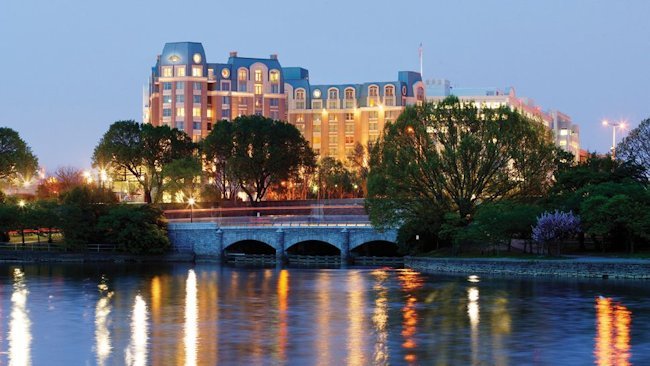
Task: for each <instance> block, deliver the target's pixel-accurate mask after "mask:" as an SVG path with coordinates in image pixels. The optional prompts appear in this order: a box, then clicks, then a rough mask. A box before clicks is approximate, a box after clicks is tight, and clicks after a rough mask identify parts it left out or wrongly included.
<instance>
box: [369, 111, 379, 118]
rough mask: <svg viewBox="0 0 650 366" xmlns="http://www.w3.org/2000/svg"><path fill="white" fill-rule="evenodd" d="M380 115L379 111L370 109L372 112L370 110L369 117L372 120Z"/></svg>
mask: <svg viewBox="0 0 650 366" xmlns="http://www.w3.org/2000/svg"><path fill="white" fill-rule="evenodd" d="M378 116H379V112H377V111H370V112H368V119H371V120H372V119H374V120H376V119H377V117H378Z"/></svg>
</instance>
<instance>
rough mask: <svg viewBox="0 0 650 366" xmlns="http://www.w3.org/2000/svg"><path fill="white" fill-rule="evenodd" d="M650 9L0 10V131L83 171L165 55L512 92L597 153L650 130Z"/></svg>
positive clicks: (260, 5)
mask: <svg viewBox="0 0 650 366" xmlns="http://www.w3.org/2000/svg"><path fill="white" fill-rule="evenodd" d="M649 15H650V1H648V0H626V1H612V0H609V1H601V0H545V1H521V0H502V1H492V0H474V1H469V0H465V1H411V0H402V1H386V0H378V1H372V2H366V1H350V0H347V1H340V0H335V1H327V0H324V1H317V2H312V1H269V0H263V1H228V2H226V1H193V2H187V3H186V2H178V1H134V0H131V1H117V0H113V1H101V2H99V1H87V0H86V1H71V0H57V1H51V0H47V1H45V0H41V1H32V0H20V1H19V0H4V1H2V2H1V3H0V40H1V41H2V42H1V45H2V49H3V53H4V55H3V56H2V57H0V60H1V61H0V66H1V69H2V72H1V73H0V126H7V127H11V128H13V129H15V130H17V131H18V132H19V133H20V135H21V136H22V137H23V139H24V140H26V141H27V143H28V144H29V145H30V146H31V147H32V149H33V150H34V152H35V153H36V155H37V156H38V158H39V160H40V163H41V165H43V166H45V167H46V168H47V169H48V171H53V170H54V169H56V168H57V167H58V166H75V167H79V168H87V167H89V166H90V157H91V155H92V151H93V148H94V146H95V145H96V144H97V142H98V140H99V139H100V137H101V136H102V134H103V133H104V132H105V131H106V130H107V129H108V126H109V125H110V124H111V123H112V122H114V121H116V120H123V119H135V120H137V121H141V118H142V117H141V116H142V110H141V104H142V99H141V95H142V87H143V86H144V85H145V84H146V83H147V77H148V75H149V73H150V70H151V67H152V66H153V64H154V63H155V61H156V55H157V54H159V53H160V52H161V51H162V48H163V45H164V44H165V42H174V41H195V42H202V43H203V46H204V49H205V52H206V56H207V61H208V62H225V61H226V60H227V58H228V52H229V51H238V52H239V55H240V56H245V57H268V55H269V54H271V53H277V54H278V55H279V60H280V62H281V64H282V65H283V66H302V67H305V68H307V69H309V72H310V79H311V81H312V83H343V82H364V81H387V80H394V79H396V78H397V71H398V70H414V71H417V70H418V69H419V63H418V45H419V44H420V42H422V43H423V45H424V77H425V78H445V79H448V80H450V81H451V83H452V85H453V86H456V87H474V86H475V87H483V86H485V87H491V86H496V87H501V88H505V87H507V86H513V87H514V88H515V90H516V92H517V94H518V95H519V96H525V97H529V98H532V99H534V100H535V102H536V103H537V104H539V105H541V106H542V107H543V108H545V109H557V110H560V111H562V112H564V113H566V114H568V115H570V116H571V117H572V118H573V121H574V122H575V123H578V124H579V125H580V129H581V144H582V147H583V148H584V149H587V150H596V151H599V152H605V151H607V149H608V148H609V146H610V144H611V129H606V128H604V127H602V126H601V124H600V123H601V120H602V119H610V120H619V119H625V120H627V121H629V123H630V124H631V125H632V127H634V126H636V125H637V124H638V123H639V122H640V121H641V120H642V119H645V118H650V21H649V20H648V17H649Z"/></svg>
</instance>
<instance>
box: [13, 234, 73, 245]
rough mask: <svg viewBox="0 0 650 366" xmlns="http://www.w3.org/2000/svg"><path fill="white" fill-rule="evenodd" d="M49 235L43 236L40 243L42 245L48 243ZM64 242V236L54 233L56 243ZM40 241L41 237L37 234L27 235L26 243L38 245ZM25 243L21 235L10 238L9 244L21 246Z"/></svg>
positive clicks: (53, 239)
mask: <svg viewBox="0 0 650 366" xmlns="http://www.w3.org/2000/svg"><path fill="white" fill-rule="evenodd" d="M47 238H48V236H47V235H41V237H40V241H41V243H47ZM62 240H63V235H61V234H60V233H54V234H52V241H53V242H54V243H57V242H61V241H62ZM38 241H39V237H38V236H36V234H25V243H37V242H38ZM22 242H23V239H22V237H21V236H20V235H11V236H10V237H9V243H11V244H21V243H22Z"/></svg>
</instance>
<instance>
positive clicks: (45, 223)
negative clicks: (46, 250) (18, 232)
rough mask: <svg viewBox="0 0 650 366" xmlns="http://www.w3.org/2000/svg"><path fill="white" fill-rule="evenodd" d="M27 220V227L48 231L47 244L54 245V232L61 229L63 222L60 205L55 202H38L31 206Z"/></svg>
mask: <svg viewBox="0 0 650 366" xmlns="http://www.w3.org/2000/svg"><path fill="white" fill-rule="evenodd" d="M63 219H64V218H63ZM26 220H27V223H28V224H27V226H29V227H31V228H33V229H46V230H47V233H48V235H47V242H48V243H52V231H53V230H54V229H57V228H59V227H60V226H61V222H62V218H61V217H60V213H59V204H58V203H57V202H56V201H55V200H39V201H36V202H34V204H32V205H30V206H29V210H28V211H27V217H26Z"/></svg>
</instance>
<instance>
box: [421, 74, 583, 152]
mask: <svg viewBox="0 0 650 366" xmlns="http://www.w3.org/2000/svg"><path fill="white" fill-rule="evenodd" d="M425 85H426V94H427V100H429V101H431V102H440V101H441V100H443V99H444V98H446V97H448V96H450V95H455V96H457V97H458V98H459V99H460V100H463V101H473V102H474V103H476V104H477V105H479V106H482V107H487V108H498V107H501V106H507V107H510V108H513V109H514V110H517V111H519V112H520V113H521V114H523V115H524V116H526V117H529V118H531V119H533V120H535V121H537V122H539V123H541V124H543V125H544V126H546V127H547V128H549V129H550V130H551V131H552V132H553V136H554V139H555V144H556V145H557V146H559V147H560V148H562V149H564V150H566V151H569V152H571V153H572V154H573V155H574V156H575V159H576V161H578V159H579V157H580V129H579V127H578V125H576V124H574V123H573V122H572V121H571V117H569V116H568V115H566V114H564V113H562V112H559V111H553V110H551V111H544V110H542V108H541V107H540V106H538V105H536V104H535V103H534V101H533V100H532V99H528V98H523V97H519V96H517V95H516V94H515V89H514V88H512V87H510V88H506V89H504V90H502V89H498V88H456V87H452V86H451V84H450V82H449V81H448V80H445V79H435V80H426V81H425Z"/></svg>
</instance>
